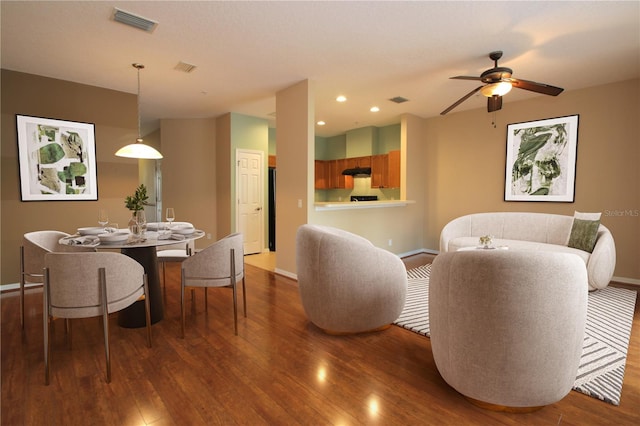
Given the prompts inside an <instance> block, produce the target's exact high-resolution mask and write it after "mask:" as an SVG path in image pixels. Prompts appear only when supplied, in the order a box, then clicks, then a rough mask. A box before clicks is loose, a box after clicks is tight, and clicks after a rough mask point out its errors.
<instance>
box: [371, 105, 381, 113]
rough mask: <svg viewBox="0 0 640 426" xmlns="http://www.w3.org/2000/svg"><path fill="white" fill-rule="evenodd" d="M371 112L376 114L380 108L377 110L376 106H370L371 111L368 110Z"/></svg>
mask: <svg viewBox="0 0 640 426" xmlns="http://www.w3.org/2000/svg"><path fill="white" fill-rule="evenodd" d="M369 111H371V112H378V111H380V108H378V107H377V106H372V107H371V109H370V110H369Z"/></svg>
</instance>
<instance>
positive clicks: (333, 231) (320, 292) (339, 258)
mask: <svg viewBox="0 0 640 426" xmlns="http://www.w3.org/2000/svg"><path fill="white" fill-rule="evenodd" d="M296 267H297V275H298V288H299V291H300V298H301V300H302V306H303V307H304V310H305V313H306V314H307V317H308V318H309V319H310V320H311V322H312V323H314V324H315V325H316V326H318V327H319V328H320V329H322V330H323V331H324V332H326V333H329V334H354V333H362V332H367V331H377V330H382V329H384V328H387V327H389V326H390V325H391V323H393V322H394V321H395V320H396V319H397V318H398V317H399V316H400V314H401V313H402V309H403V308H404V303H405V300H406V296H407V271H406V268H405V266H404V263H403V262H402V260H401V259H400V258H399V257H398V256H396V255H395V254H393V253H391V252H389V251H387V250H384V249H381V248H378V247H375V246H374V245H373V244H372V243H371V242H370V241H369V240H367V239H365V238H363V237H360V236H358V235H355V234H352V233H350V232H347V231H344V230H341V229H337V228H332V227H328V226H320V225H302V226H301V227H300V228H298V232H297V235H296Z"/></svg>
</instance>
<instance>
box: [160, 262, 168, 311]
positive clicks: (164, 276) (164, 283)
mask: <svg viewBox="0 0 640 426" xmlns="http://www.w3.org/2000/svg"><path fill="white" fill-rule="evenodd" d="M160 263H161V264H162V297H163V298H164V304H165V305H166V304H167V274H166V273H165V269H164V264H165V262H160Z"/></svg>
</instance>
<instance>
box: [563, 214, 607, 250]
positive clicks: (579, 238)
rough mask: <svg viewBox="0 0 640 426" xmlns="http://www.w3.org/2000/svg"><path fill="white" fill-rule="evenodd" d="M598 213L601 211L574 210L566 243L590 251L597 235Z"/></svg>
mask: <svg viewBox="0 0 640 426" xmlns="http://www.w3.org/2000/svg"><path fill="white" fill-rule="evenodd" d="M600 215H601V213H580V212H575V213H574V215H573V225H572V226H571V235H569V242H568V243H567V245H568V246H569V247H573V248H576V249H579V250H583V251H586V252H589V253H591V252H592V251H593V248H594V247H595V245H596V239H597V237H598V227H599V226H600Z"/></svg>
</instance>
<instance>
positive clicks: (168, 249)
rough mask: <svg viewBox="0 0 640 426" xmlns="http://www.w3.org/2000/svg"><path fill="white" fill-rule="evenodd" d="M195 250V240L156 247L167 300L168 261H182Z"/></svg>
mask: <svg viewBox="0 0 640 426" xmlns="http://www.w3.org/2000/svg"><path fill="white" fill-rule="evenodd" d="M193 251H194V244H193V241H188V242H178V243H176V244H168V245H165V246H158V247H157V248H156V255H157V258H158V264H159V265H160V267H161V268H162V288H163V295H164V299H165V300H166V299H167V276H166V273H165V265H166V263H181V262H182V261H183V260H185V259H186V258H188V257H189V256H191V254H192V253H193Z"/></svg>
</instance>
